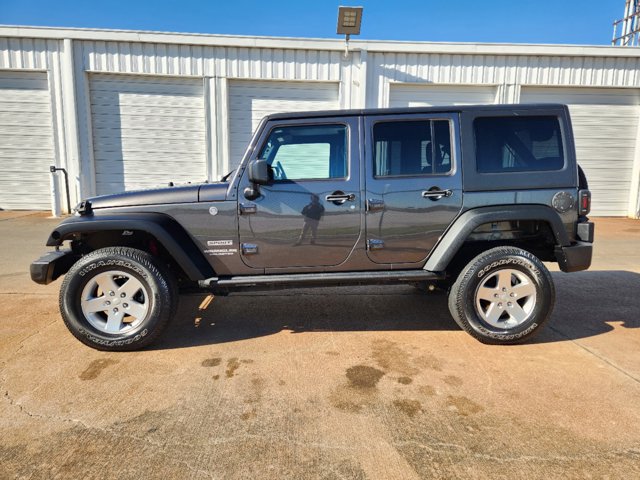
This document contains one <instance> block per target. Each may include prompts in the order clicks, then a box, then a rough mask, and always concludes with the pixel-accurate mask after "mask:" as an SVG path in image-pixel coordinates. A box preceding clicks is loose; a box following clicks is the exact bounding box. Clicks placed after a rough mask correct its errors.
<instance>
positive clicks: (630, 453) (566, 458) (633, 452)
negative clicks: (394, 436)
mask: <svg viewBox="0 0 640 480" xmlns="http://www.w3.org/2000/svg"><path fill="white" fill-rule="evenodd" d="M393 445H394V446H397V447H403V446H407V445H412V446H416V447H419V448H422V449H425V450H429V451H430V452H432V453H451V451H452V450H458V451H460V452H461V453H463V454H464V455H465V456H471V457H474V458H478V459H482V460H490V461H492V462H498V463H512V462H529V461H535V462H555V461H561V462H571V461H575V460H578V461H584V460H592V461H599V460H603V459H605V458H617V457H620V456H623V457H627V458H635V457H636V456H638V450H637V449H636V448H633V447H632V448H627V449H625V450H622V451H616V450H611V451H607V452H602V453H597V454H593V453H585V454H581V455H550V456H539V455H518V456H515V457H509V456H505V457H500V456H496V455H490V454H487V453H478V452H473V451H472V450H470V449H469V448H468V447H466V446H464V445H458V444H455V443H443V442H435V443H433V444H426V443H422V442H417V441H415V440H410V441H404V442H393ZM437 446H441V447H445V448H437Z"/></svg>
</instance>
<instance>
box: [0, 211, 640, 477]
mask: <svg viewBox="0 0 640 480" xmlns="http://www.w3.org/2000/svg"><path fill="white" fill-rule="evenodd" d="M55 224H56V220H52V219H48V218H46V217H45V216H43V215H42V214H28V213H24V212H22V213H10V212H0V252H2V253H1V254H0V368H1V370H0V382H1V383H0V395H1V396H2V399H0V478H136V479H138V478H151V479H153V478H162V479H165V478H194V479H200V478H216V479H217V478H221V479H222V478H224V479H227V478H229V479H235V478H278V479H284V478H286V479H306V478H309V479H316V478H322V479H334V478H335V479H352V478H353V479H395V478H398V479H415V478H505V479H507V478H508V479H514V478H527V479H529V478H545V479H548V478H560V477H561V478H581V479H582V478H638V477H640V428H639V427H640V354H639V352H640V328H639V327H640V222H639V221H633V220H623V219H619V220H611V219H602V220H599V221H597V225H596V236H597V243H596V255H595V262H594V266H593V268H592V269H591V270H590V271H587V272H581V273H575V274H563V273H561V272H555V273H554V274H553V276H554V280H555V282H556V287H557V292H558V300H557V304H556V309H555V312H554V314H553V320H552V323H551V324H550V325H548V326H547V328H546V329H545V330H544V331H543V332H542V333H541V334H540V335H539V336H538V337H537V338H536V340H535V341H534V342H532V343H530V344H526V345H521V346H511V347H496V346H486V345H482V344H480V343H478V342H477V341H475V340H474V339H473V338H471V337H470V336H468V335H467V334H465V333H463V332H462V331H460V330H459V329H458V328H457V327H456V325H455V324H454V322H453V320H452V319H451V318H450V316H449V314H448V311H447V306H446V297H445V295H443V294H425V293H422V292H418V291H417V290H415V289H413V288H412V287H367V288H361V287H359V288H346V289H334V288H330V289H319V290H295V291H284V292H277V293H259V294H247V295H242V296H240V295H236V296H231V297H227V298H222V297H220V298H208V297H206V296H205V295H195V296H184V297H182V298H181V305H180V308H179V311H178V315H177V318H176V319H175V321H174V322H173V324H172V325H171V326H170V328H169V330H168V331H167V332H166V334H165V335H164V337H163V339H162V341H161V342H160V343H159V344H158V345H157V346H156V347H155V348H153V349H149V350H145V351H141V352H133V353H105V352H98V351H95V350H92V349H90V348H88V347H85V346H84V345H82V344H81V343H80V342H78V341H77V340H75V338H73V337H72V336H71V334H69V333H68V332H67V330H66V329H65V327H64V324H63V323H62V320H61V319H60V316H59V312H58V305H57V302H58V300H57V292H58V289H59V286H60V281H57V282H55V283H54V284H52V285H49V286H46V287H43V286H38V285H35V284H32V283H31V282H30V280H29V278H28V264H29V263H30V261H31V260H33V259H34V258H36V257H37V256H38V255H39V254H41V253H42V252H43V251H44V250H45V248H44V247H43V245H44V241H45V239H46V236H47V234H48V232H49V231H50V229H51V228H52V227H53V226H54V225H55Z"/></svg>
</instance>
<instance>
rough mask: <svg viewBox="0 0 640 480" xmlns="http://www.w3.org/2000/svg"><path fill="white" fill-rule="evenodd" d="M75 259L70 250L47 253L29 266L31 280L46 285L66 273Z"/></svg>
mask: <svg viewBox="0 0 640 480" xmlns="http://www.w3.org/2000/svg"><path fill="white" fill-rule="evenodd" d="M75 259H76V257H75V255H73V253H72V252H71V250H56V251H54V252H49V253H47V254H45V255H43V256H42V257H40V258H39V259H38V260H36V261H34V262H33V263H32V264H31V268H30V271H31V280H33V281H34V282H36V283H40V284H41V285H47V284H49V283H51V282H53V281H54V280H55V279H56V278H58V277H59V276H61V275H64V274H65V273H67V272H68V271H69V269H70V268H71V265H73V264H74V262H75Z"/></svg>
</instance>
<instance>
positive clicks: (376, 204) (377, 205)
mask: <svg viewBox="0 0 640 480" xmlns="http://www.w3.org/2000/svg"><path fill="white" fill-rule="evenodd" d="M380 210H384V200H378V199H377V198H369V199H367V211H368V212H379V211H380Z"/></svg>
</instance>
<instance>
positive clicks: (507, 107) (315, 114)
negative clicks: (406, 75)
mask: <svg viewBox="0 0 640 480" xmlns="http://www.w3.org/2000/svg"><path fill="white" fill-rule="evenodd" d="M558 108H562V109H564V108H566V106H565V105H563V104H560V103H512V104H499V105H493V104H484V105H444V106H438V107H401V108H360V109H350V110H317V111H306V112H288V113H273V114H271V115H267V116H266V117H265V120H295V119H303V118H322V117H349V116H360V115H398V114H406V113H427V114H432V113H451V112H456V113H461V112H481V111H505V112H513V111H518V112H526V111H530V110H533V111H535V110H550V109H558Z"/></svg>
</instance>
